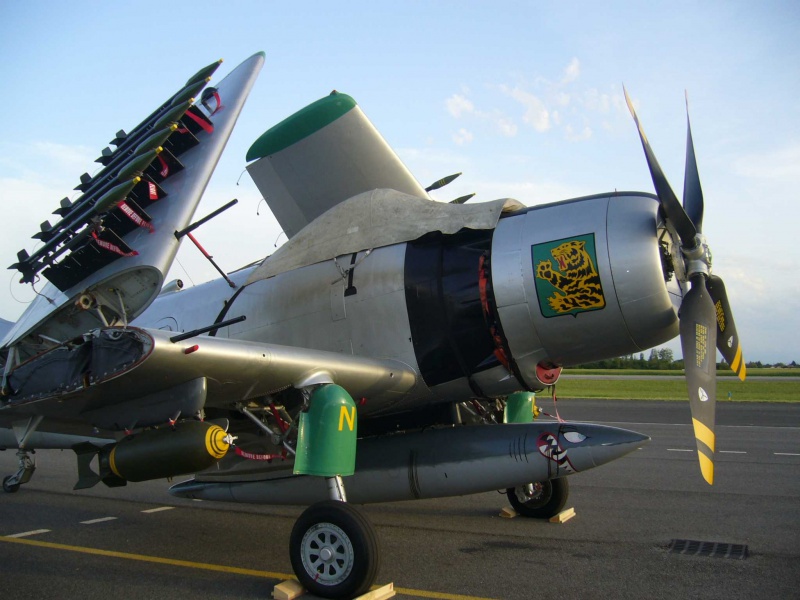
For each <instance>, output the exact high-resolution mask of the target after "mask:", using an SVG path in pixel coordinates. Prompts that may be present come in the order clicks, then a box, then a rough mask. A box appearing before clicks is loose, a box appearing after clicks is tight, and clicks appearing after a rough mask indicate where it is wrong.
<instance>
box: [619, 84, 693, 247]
mask: <svg viewBox="0 0 800 600" xmlns="http://www.w3.org/2000/svg"><path fill="white" fill-rule="evenodd" d="M622 89H623V91H624V92H625V101H626V102H627V103H628V110H630V111H631V116H632V117H633V120H634V122H635V123H636V128H637V129H638V130H639V139H640V140H641V142H642V148H644V155H645V158H646V159H647V166H648V168H649V169H650V177H651V178H652V179H653V186H655V188H656V195H657V196H658V200H659V202H661V207H662V208H663V209H664V214H665V215H666V216H667V220H668V221H670V222H671V223H672V225H673V227H675V230H676V231H677V232H678V235H679V236H680V238H681V242H682V246H683V247H684V248H694V247H695V245H696V244H695V239H694V238H695V236H696V235H697V229H696V228H695V226H694V224H693V223H692V220H691V219H690V218H689V216H688V215H687V214H686V211H685V210H683V206H681V203H680V202H678V198H677V197H676V196H675V192H673V191H672V188H671V187H670V185H669V182H668V181H667V178H666V176H665V175H664V171H662V170H661V165H659V164H658V160H656V155H655V154H654V153H653V149H652V148H651V147H650V143H649V142H648V141H647V136H646V135H645V133H644V129H643V128H642V125H641V123H639V117H637V116H636V111H635V110H634V108H633V102H631V98H630V96H628V90H626V89H625V88H624V87H623V88H622Z"/></svg>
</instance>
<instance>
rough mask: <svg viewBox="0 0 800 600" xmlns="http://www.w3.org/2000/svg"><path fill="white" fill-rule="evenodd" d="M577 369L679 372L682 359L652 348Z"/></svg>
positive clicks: (758, 365)
mask: <svg viewBox="0 0 800 600" xmlns="http://www.w3.org/2000/svg"><path fill="white" fill-rule="evenodd" d="M747 367H748V368H770V367H775V368H786V367H797V363H796V362H795V361H792V362H791V363H789V364H785V363H782V362H778V363H774V364H770V363H762V362H761V361H760V360H756V361H751V362H749V363H747ZM577 368H579V369H650V370H654V371H666V370H674V369H677V370H681V369H683V359H679V360H675V357H674V355H673V353H672V350H670V349H669V348H660V349H656V348H653V349H652V350H650V356H649V357H647V358H645V357H644V352H640V353H639V355H638V356H637V355H636V354H626V355H624V356H618V357H616V358H607V359H605V360H598V361H595V362H590V363H583V364H581V365H577ZM717 368H718V369H727V368H728V365H727V363H725V362H719V363H717Z"/></svg>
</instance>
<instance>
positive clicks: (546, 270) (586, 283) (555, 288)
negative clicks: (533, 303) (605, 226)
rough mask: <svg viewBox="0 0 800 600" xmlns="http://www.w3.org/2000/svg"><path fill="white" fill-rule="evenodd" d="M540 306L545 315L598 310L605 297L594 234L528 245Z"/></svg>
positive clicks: (602, 305) (603, 303)
mask: <svg viewBox="0 0 800 600" xmlns="http://www.w3.org/2000/svg"><path fill="white" fill-rule="evenodd" d="M531 254H532V257H533V264H534V269H535V275H536V277H535V280H536V293H537V295H538V297H539V308H541V310H542V315H544V316H545V317H557V316H561V315H577V314H578V313H581V312H586V311H591V310H600V309H602V308H604V307H605V305H606V299H605V296H604V295H603V286H602V284H601V282H600V275H599V273H598V272H597V268H596V267H595V263H596V261H597V253H596V250H595V244H594V234H587V235H581V236H577V237H575V238H570V239H568V240H566V241H565V240H555V241H553V242H547V243H545V244H537V245H535V246H532V247H531Z"/></svg>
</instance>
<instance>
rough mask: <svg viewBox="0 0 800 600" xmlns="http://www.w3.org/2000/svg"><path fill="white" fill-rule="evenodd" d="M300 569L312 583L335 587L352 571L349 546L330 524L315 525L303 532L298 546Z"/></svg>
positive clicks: (339, 530)
mask: <svg viewBox="0 0 800 600" xmlns="http://www.w3.org/2000/svg"><path fill="white" fill-rule="evenodd" d="M301 548H302V561H303V567H304V568H305V570H306V572H307V573H308V574H309V575H310V576H311V577H313V578H314V579H315V580H316V581H318V582H320V583H322V584H324V585H330V586H333V585H337V584H339V583H341V582H342V581H344V580H345V579H347V576H348V575H350V572H351V571H352V570H353V564H354V562H355V556H354V551H353V544H352V542H351V541H350V538H349V537H348V536H347V534H345V532H344V531H343V530H342V529H340V528H339V527H337V526H336V525H334V524H333V523H317V524H316V525H314V526H313V527H311V528H310V529H309V530H308V531H306V533H305V535H304V536H303V540H302V543H301Z"/></svg>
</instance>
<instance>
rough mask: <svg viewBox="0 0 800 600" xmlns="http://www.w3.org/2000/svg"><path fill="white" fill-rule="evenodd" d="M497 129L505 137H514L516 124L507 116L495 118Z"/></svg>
mask: <svg viewBox="0 0 800 600" xmlns="http://www.w3.org/2000/svg"><path fill="white" fill-rule="evenodd" d="M496 125H497V129H498V130H499V131H500V133H502V134H503V135H504V136H506V137H514V136H515V135H517V124H516V123H514V121H512V120H511V119H509V118H507V117H498V118H497V122H496Z"/></svg>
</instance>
